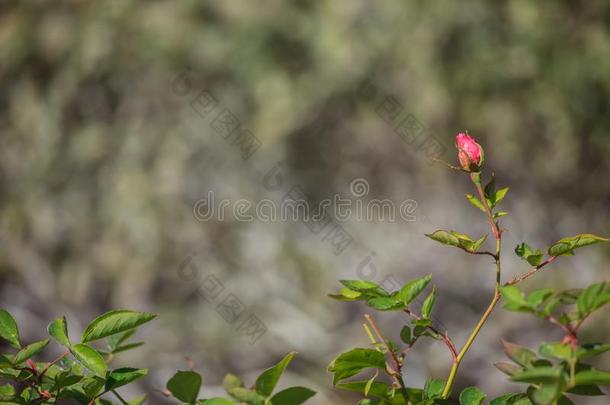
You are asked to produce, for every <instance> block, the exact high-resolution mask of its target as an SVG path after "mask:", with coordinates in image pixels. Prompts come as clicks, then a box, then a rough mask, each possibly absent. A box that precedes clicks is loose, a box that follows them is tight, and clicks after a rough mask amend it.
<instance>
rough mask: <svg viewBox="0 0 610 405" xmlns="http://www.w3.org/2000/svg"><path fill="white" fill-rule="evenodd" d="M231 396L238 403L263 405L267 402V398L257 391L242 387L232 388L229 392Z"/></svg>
mask: <svg viewBox="0 0 610 405" xmlns="http://www.w3.org/2000/svg"><path fill="white" fill-rule="evenodd" d="M229 395H231V396H232V397H233V398H235V399H237V400H238V401H241V402H245V403H247V404H251V405H263V403H264V402H265V397H263V396H262V395H260V394H258V393H257V392H256V391H254V390H249V389H247V388H242V387H237V388H231V390H229Z"/></svg>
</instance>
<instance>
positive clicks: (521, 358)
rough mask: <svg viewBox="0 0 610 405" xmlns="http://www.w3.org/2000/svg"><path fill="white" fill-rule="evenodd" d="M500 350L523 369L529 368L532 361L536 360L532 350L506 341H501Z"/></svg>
mask: <svg viewBox="0 0 610 405" xmlns="http://www.w3.org/2000/svg"><path fill="white" fill-rule="evenodd" d="M502 348H503V349H504V353H506V355H507V356H508V357H509V358H510V359H511V360H512V361H514V362H515V363H517V364H519V365H521V366H523V367H529V366H530V365H531V364H532V361H534V360H535V359H536V353H534V352H533V351H532V350H530V349H528V348H527V347H524V346H519V345H517V344H514V343H510V342H507V341H506V340H502Z"/></svg>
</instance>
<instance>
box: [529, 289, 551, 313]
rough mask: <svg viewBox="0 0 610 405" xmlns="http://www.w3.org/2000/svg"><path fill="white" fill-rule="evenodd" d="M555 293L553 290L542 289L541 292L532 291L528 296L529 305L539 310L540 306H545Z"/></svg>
mask: <svg viewBox="0 0 610 405" xmlns="http://www.w3.org/2000/svg"><path fill="white" fill-rule="evenodd" d="M553 293H554V290H553V289H552V288H541V289H539V290H534V291H532V292H531V293H530V294H529V295H528V296H527V303H528V304H529V305H530V306H531V307H532V308H537V307H538V306H540V305H542V304H544V302H545V301H546V300H548V299H549V298H550V297H551V296H552V295H553Z"/></svg>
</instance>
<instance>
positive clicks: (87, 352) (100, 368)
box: [70, 343, 106, 377]
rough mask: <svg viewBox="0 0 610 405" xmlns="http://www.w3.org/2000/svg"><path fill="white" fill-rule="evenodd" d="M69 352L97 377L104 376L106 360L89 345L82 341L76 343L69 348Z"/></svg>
mask: <svg viewBox="0 0 610 405" xmlns="http://www.w3.org/2000/svg"><path fill="white" fill-rule="evenodd" d="M70 352H71V353H72V355H73V356H74V357H75V358H76V360H78V362H79V363H81V364H82V365H83V366H85V367H86V368H87V369H89V370H90V371H92V372H93V373H94V374H95V375H97V376H99V377H105V376H106V362H105V361H104V358H103V357H102V355H101V354H99V353H98V352H97V351H96V350H95V349H93V348H92V347H91V346H89V345H86V344H84V343H78V344H76V345H74V346H72V347H71V348H70Z"/></svg>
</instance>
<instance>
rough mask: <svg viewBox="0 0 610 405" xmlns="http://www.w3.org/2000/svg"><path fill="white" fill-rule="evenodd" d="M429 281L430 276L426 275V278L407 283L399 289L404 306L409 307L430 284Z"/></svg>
mask: <svg viewBox="0 0 610 405" xmlns="http://www.w3.org/2000/svg"><path fill="white" fill-rule="evenodd" d="M430 280H432V275H431V274H428V275H427V276H424V277H421V278H416V279H414V280H410V281H408V282H407V283H406V284H405V285H404V286H403V287H402V288H401V289H400V298H401V299H402V301H403V302H404V303H405V305H409V304H410V303H411V302H412V301H413V300H414V299H415V298H416V297H417V296H418V295H419V294H421V292H422V291H424V289H425V288H426V286H427V285H428V284H429V283H430Z"/></svg>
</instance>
